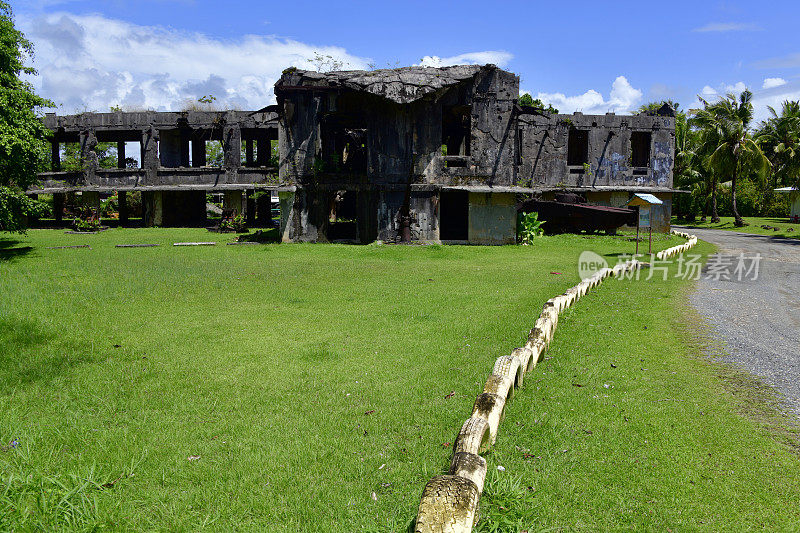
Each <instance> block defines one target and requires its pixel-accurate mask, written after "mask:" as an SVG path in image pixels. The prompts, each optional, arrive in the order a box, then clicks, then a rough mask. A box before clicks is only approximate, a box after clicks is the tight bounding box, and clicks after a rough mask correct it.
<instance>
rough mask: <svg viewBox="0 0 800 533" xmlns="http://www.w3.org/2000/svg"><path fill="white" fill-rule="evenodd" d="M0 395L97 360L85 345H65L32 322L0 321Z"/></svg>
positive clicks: (47, 379) (50, 332)
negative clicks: (0, 370) (0, 348)
mask: <svg viewBox="0 0 800 533" xmlns="http://www.w3.org/2000/svg"><path fill="white" fill-rule="evenodd" d="M0 346H2V347H3V348H4V349H3V350H0V368H2V369H3V371H2V372H1V373H0V394H6V393H8V392H10V391H11V390H12V389H14V388H16V387H19V386H20V385H27V384H30V383H34V382H39V381H50V380H52V379H54V378H56V377H58V376H60V375H62V374H65V373H66V372H68V371H69V370H70V369H72V368H74V367H76V366H79V365H83V364H85V363H91V362H94V361H96V360H97V359H98V358H97V357H95V356H94V354H92V350H91V349H88V347H86V346H80V345H78V344H77V343H74V342H65V341H62V340H61V339H59V335H58V334H57V333H56V332H53V331H46V330H44V329H43V328H42V327H41V325H40V324H39V323H38V322H35V321H33V320H24V319H14V318H0Z"/></svg>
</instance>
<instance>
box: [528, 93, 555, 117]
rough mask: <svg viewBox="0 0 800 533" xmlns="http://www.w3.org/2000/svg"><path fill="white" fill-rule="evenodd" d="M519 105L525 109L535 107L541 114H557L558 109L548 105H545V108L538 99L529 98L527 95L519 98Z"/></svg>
mask: <svg viewBox="0 0 800 533" xmlns="http://www.w3.org/2000/svg"><path fill="white" fill-rule="evenodd" d="M519 105H521V106H525V107H535V108H536V109H538V110H539V111H541V112H542V113H550V114H551V115H556V114H558V109H556V108H555V107H553V106H552V105H550V104H547V106H545V105H544V102H542V101H541V100H539V99H538V98H535V99H534V98H533V96H531V95H530V94H529V93H525V94H523V95H522V96H520V97H519Z"/></svg>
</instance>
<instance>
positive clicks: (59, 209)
mask: <svg viewBox="0 0 800 533" xmlns="http://www.w3.org/2000/svg"><path fill="white" fill-rule="evenodd" d="M53 217H54V218H55V219H56V224H61V223H62V222H63V221H64V193H60V192H57V193H54V194H53Z"/></svg>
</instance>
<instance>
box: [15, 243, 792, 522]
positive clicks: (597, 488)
mask: <svg viewBox="0 0 800 533" xmlns="http://www.w3.org/2000/svg"><path fill="white" fill-rule="evenodd" d="M232 239H233V236H232V235H217V234H210V233H208V232H207V231H205V230H192V229H175V230H168V229H115V230H109V231H106V232H102V233H100V234H96V235H67V234H65V233H64V232H63V231H57V230H40V231H31V232H29V234H28V235H27V236H22V237H15V236H5V237H2V238H0V365H2V366H0V368H2V372H0V446H2V447H0V472H1V473H2V485H0V529H17V530H28V529H42V530H53V529H70V530H82V529H84V530H85V529H92V528H96V527H103V526H105V527H108V528H111V529H120V530H142V529H158V530H195V529H200V528H202V527H208V528H209V529H214V530H231V529H242V530H268V531H356V530H365V531H402V530H404V529H405V528H406V527H407V526H408V524H409V523H410V522H411V521H412V520H413V518H414V516H415V514H416V508H417V505H418V503H419V496H420V494H421V492H422V488H423V486H424V485H425V483H426V482H427V481H428V479H430V478H431V477H432V476H434V475H436V474H439V473H441V472H442V471H443V469H444V468H446V465H447V463H448V461H449V457H450V453H451V446H450V443H451V442H452V440H453V438H454V437H455V434H456V432H457V431H458V428H459V427H460V426H461V424H462V422H463V421H464V420H465V419H466V418H467V417H468V416H469V413H470V409H471V407H472V403H473V401H474V398H475V395H476V394H477V393H478V392H479V391H480V390H481V388H482V385H483V382H484V381H485V379H486V377H487V376H488V374H489V373H490V372H491V369H492V366H493V363H494V360H495V358H496V357H498V356H500V355H505V354H508V353H510V351H511V350H512V349H513V348H515V347H517V346H519V345H521V344H523V343H524V340H525V337H526V334H527V331H528V329H529V328H530V327H531V326H532V324H533V322H534V321H535V318H536V317H537V316H538V314H539V312H540V310H541V306H542V304H543V303H544V301H545V300H547V299H548V298H549V297H551V296H553V295H555V294H558V293H560V292H563V291H564V290H565V289H566V288H568V287H570V286H572V285H574V284H575V283H576V282H577V281H578V276H577V268H576V266H577V265H576V262H577V256H578V255H579V253H580V252H581V251H582V250H584V249H591V250H594V251H596V252H598V253H600V254H602V255H606V256H608V257H609V258H612V257H614V256H616V255H617V254H620V253H630V252H631V251H632V248H633V243H632V242H631V241H630V240H629V238H628V237H626V236H622V237H605V236H603V237H585V236H575V235H572V236H570V235H562V236H557V237H543V238H541V239H537V241H536V244H535V245H534V246H529V247H516V246H505V247H467V246H411V247H404V246H344V245H263V246H225V245H223V244H218V245H217V246H214V247H202V248H201V247H186V248H179V247H173V246H171V243H173V242H177V241H209V240H212V241H217V242H218V243H223V242H227V241H230V240H232ZM678 242H680V240H679V239H677V238H674V237H669V238H666V237H661V236H659V238H658V240H657V241H656V242H655V243H654V245H655V246H657V247H658V248H665V247H667V246H670V245H672V244H675V243H678ZM122 243H158V244H161V246H159V247H155V248H114V245H115V244H122ZM82 244H89V245H90V246H91V249H89V248H77V249H48V248H47V247H50V246H66V245H82ZM682 286H683V284H682V283H681V282H676V281H669V282H644V281H640V282H632V281H613V280H612V281H608V282H606V283H605V284H604V285H603V286H602V287H601V288H600V289H598V290H597V291H596V292H594V293H592V294H591V295H590V296H588V297H586V298H584V299H582V300H581V301H580V303H579V304H578V306H577V307H576V308H575V309H574V310H572V311H569V312H567V314H566V315H564V318H563V319H562V320H561V322H560V325H559V330H558V332H557V333H556V341H555V343H554V345H553V348H552V350H551V353H550V354H549V355H548V357H552V359H550V360H548V361H547V362H546V364H543V365H541V366H540V367H539V368H537V370H536V371H535V372H534V374H532V375H530V377H529V378H528V379H526V385H525V387H524V389H523V390H522V391H520V394H519V395H517V396H516V398H515V399H514V401H512V402H511V403H510V404H509V408H508V414H507V418H506V420H505V421H504V422H503V424H502V425H501V430H500V437H499V439H498V444H497V448H496V449H495V450H494V451H492V452H491V453H489V454H488V455H487V459H488V460H489V462H490V467H491V469H492V471H493V472H494V473H493V474H492V476H493V478H492V479H491V480H490V482H489V483H488V484H487V491H486V493H485V495H484V503H483V505H484V510H483V516H484V519H483V521H482V522H481V525H480V527H481V528H484V529H490V528H491V527H492V526H493V525H494V524H496V523H497V522H498V521H499V520H500V519H502V520H511V521H518V520H522V522H521V523H522V524H524V525H526V526H531V527H541V528H549V527H568V528H571V527H587V528H591V529H596V528H609V527H610V528H614V527H635V528H639V529H664V527H665V526H669V527H671V526H672V525H675V526H677V527H679V528H680V527H683V528H684V529H686V528H690V529H691V528H694V527H695V526H697V525H701V522H703V523H704V524H706V525H707V527H709V528H710V529H715V528H719V527H723V528H724V527H729V526H731V525H737V526H742V527H744V528H750V529H752V528H756V527H759V528H760V527H762V525H761V524H762V523H763V524H764V527H766V526H770V527H772V526H774V527H776V528H778V529H790V528H797V527H800V522H798V516H797V512H798V511H797V506H796V502H797V500H798V496H800V488H798V487H797V483H796V480H797V479H798V477H800V461H798V459H797V458H796V457H795V456H794V455H791V454H790V453H788V452H787V451H786V448H785V447H784V446H782V445H781V444H779V443H777V442H776V441H775V440H774V439H773V438H771V437H770V436H769V435H768V434H767V432H766V431H765V430H763V429H760V428H759V427H758V426H757V425H756V424H755V423H752V422H749V421H747V420H746V419H744V418H742V417H741V416H739V415H737V414H735V412H734V406H735V403H734V402H733V401H732V400H731V399H730V398H729V397H728V396H727V395H726V393H724V392H723V391H722V390H721V383H722V381H721V379H720V378H719V377H718V376H717V374H716V372H715V370H714V367H712V366H710V365H708V364H707V363H704V362H701V361H699V360H697V359H695V358H694V357H692V356H693V355H694V354H693V352H692V350H691V349H688V348H686V347H685V343H684V342H683V337H682V335H681V334H680V331H681V328H682V327H683V326H682V324H683V323H684V322H685V320H684V318H682V317H681V316H678V317H676V316H675V310H676V309H678V308H679V307H680V303H681V302H682V300H681V298H682V296H681V293H680V290H681V287H682ZM645 326H647V327H648V329H647V330H645V329H644V327H645ZM640 359H641V361H640ZM612 361H613V362H614V363H615V365H616V368H612V367H611V366H610V362H612ZM644 369H646V370H644ZM673 372H675V373H674V374H673ZM623 376H626V377H623ZM572 383H576V384H578V385H581V387H578V386H573V385H572ZM604 384H609V385H610V387H613V388H608V389H606V388H604V387H603V385H604ZM451 391H452V392H453V393H454V394H452V396H451V394H450V393H451ZM595 396H596V397H595ZM670 398H671V399H670ZM572 409H574V411H573V410H572ZM587 431H591V433H587ZM517 447H519V449H518V448H517ZM565 449H566V450H567V452H562V450H565ZM523 450H530V452H525V451H523ZM523 453H531V454H533V456H534V458H532V459H526V458H525V456H524V455H523ZM709 454H711V455H709ZM536 457H538V458H536ZM500 464H502V465H504V466H505V467H506V471H505V472H503V473H501V472H498V471H497V470H496V466H497V465H500ZM501 474H502V475H501ZM791 480H794V481H795V482H790V481H791ZM691 482H693V483H691ZM529 486H530V487H531V488H532V489H531V490H529V489H528V488H527V487H529ZM373 494H374V497H373ZM500 507H504V509H505V510H502V511H501V510H500ZM679 511H680V512H679ZM762 521H763V522H762ZM510 527H511V530H513V527H514V526H510ZM503 530H508V529H503Z"/></svg>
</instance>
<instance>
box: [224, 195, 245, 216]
mask: <svg viewBox="0 0 800 533" xmlns="http://www.w3.org/2000/svg"><path fill="white" fill-rule="evenodd" d="M243 192H244V191H225V193H224V195H223V196H222V208H223V209H232V210H233V214H234V216H236V215H244V216H247V196H245V195H244V194H243Z"/></svg>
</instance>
